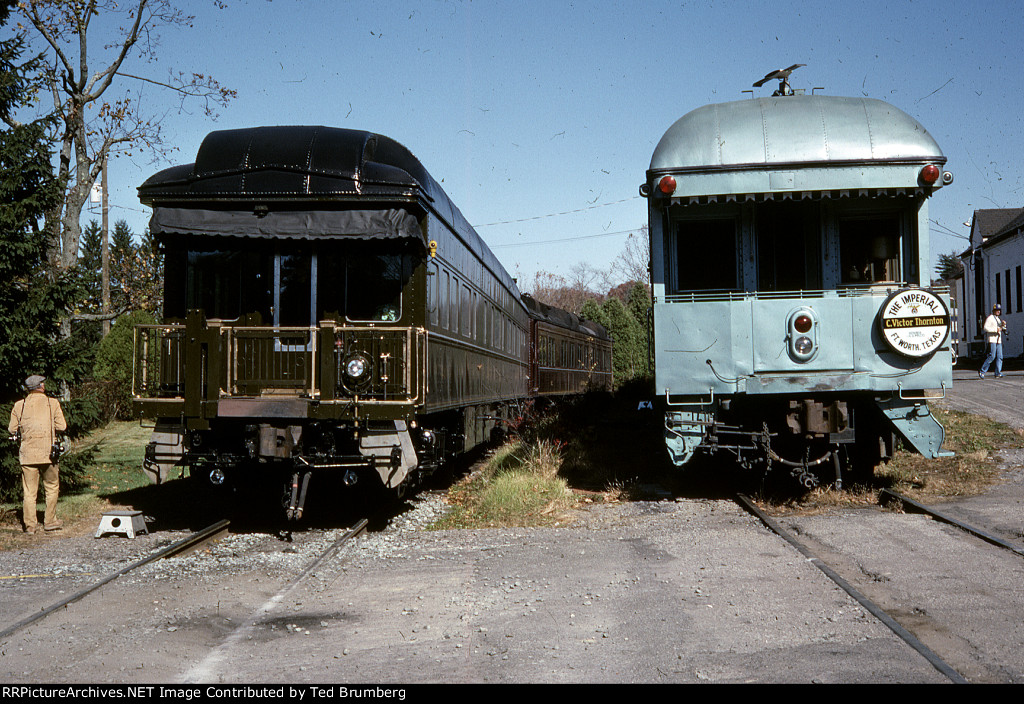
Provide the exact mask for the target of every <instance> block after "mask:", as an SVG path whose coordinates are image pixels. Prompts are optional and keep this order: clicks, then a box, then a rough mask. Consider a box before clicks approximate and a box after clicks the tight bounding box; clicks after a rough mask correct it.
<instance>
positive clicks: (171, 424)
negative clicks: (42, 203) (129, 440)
mask: <svg viewBox="0 0 1024 704" xmlns="http://www.w3.org/2000/svg"><path fill="white" fill-rule="evenodd" d="M139 195H140V199H141V200H142V202H143V203H145V204H146V205H149V206H152V208H153V215H152V219H151V223H150V232H151V233H152V234H153V235H154V237H155V238H156V239H157V240H158V241H159V243H160V245H161V247H162V249H163V252H164V256H165V272H166V274H165V299H164V315H165V320H166V322H165V323H164V324H161V325H152V326H139V327H137V329H136V343H135V368H134V386H133V389H134V390H133V394H134V404H135V409H136V411H137V412H138V413H139V414H140V415H141V416H144V417H148V418H152V419H155V420H156V428H155V431H154V434H153V438H152V442H151V443H150V445H149V447H148V448H147V455H146V461H145V468H146V472H147V473H148V475H149V476H150V478H151V479H152V480H153V481H154V482H157V483H161V482H163V481H166V480H167V479H168V477H169V476H170V475H171V473H172V471H174V469H175V468H177V467H184V466H187V467H188V468H189V471H190V474H191V475H192V476H195V477H200V478H203V479H204V480H206V481H209V482H210V483H212V484H214V485H232V484H236V485H237V484H239V483H246V482H262V481H274V480H278V481H282V482H283V485H284V486H286V487H288V490H287V491H288V494H287V498H286V503H287V511H288V515H289V517H291V518H299V517H301V516H302V512H303V509H304V505H305V498H306V493H307V490H308V488H309V484H310V480H311V477H314V476H315V475H317V474H318V473H321V472H331V473H338V474H340V476H342V477H344V482H345V483H346V484H353V483H356V482H362V481H370V482H374V483H378V484H379V485H381V486H383V487H387V488H388V489H391V490H394V491H396V492H398V493H401V492H402V491H404V490H405V489H406V488H407V487H409V486H411V485H413V484H414V483H415V481H416V480H417V479H418V478H420V477H422V476H424V475H426V474H429V473H430V472H431V471H433V470H434V469H436V468H437V467H438V466H439V465H441V464H442V463H443V462H445V461H447V460H449V459H451V458H452V457H453V456H454V455H456V454H458V453H461V452H464V451H466V450H469V449H471V448H473V447H476V446H478V445H480V444H481V443H483V442H485V441H487V440H488V439H490V438H491V436H492V435H493V434H494V433H496V432H498V430H499V429H500V427H501V424H502V423H503V422H505V421H506V420H507V419H508V417H509V415H510V413H511V412H512V409H513V408H514V406H515V405H516V404H517V403H519V402H521V401H523V400H524V399H529V398H531V397H538V396H559V395H564V394H572V393H580V392H582V391H585V390H588V389H610V388H611V382H612V379H611V345H612V342H611V340H610V338H609V336H608V334H607V332H606V331H605V330H604V328H602V327H601V326H600V325H597V324H595V323H590V322H587V321H581V320H580V319H579V318H577V317H576V316H575V315H572V314H570V313H567V312H565V311H557V310H555V309H551V308H548V307H546V306H543V305H542V304H539V303H537V302H535V301H532V299H530V298H528V297H524V296H523V295H522V294H521V293H520V292H519V290H518V289H517V287H516V283H515V282H514V281H513V279H512V278H511V277H510V276H509V274H508V273H507V272H506V271H505V269H504V268H503V267H502V266H501V264H500V263H499V262H498V260H497V259H496V258H495V256H494V255H493V253H492V252H491V251H490V249H488V248H487V246H486V245H485V244H484V242H483V241H482V240H481V239H480V237H479V235H478V234H477V233H476V232H475V231H474V230H473V228H472V227H471V226H470V225H469V223H468V222H466V220H465V218H464V217H463V215H462V213H460V212H459V210H458V208H456V207H455V206H454V205H453V204H452V203H451V201H450V200H449V198H448V196H447V195H446V194H445V192H444V191H443V190H442V189H441V187H440V186H439V185H438V183H437V182H436V181H435V180H434V178H433V177H431V175H430V174H429V173H428V172H427V171H426V170H425V169H424V168H423V166H422V165H421V164H420V163H419V161H418V160H417V159H416V158H415V157H414V156H413V155H412V154H411V153H410V152H409V151H408V150H407V149H406V148H405V147H403V146H402V145H401V144H399V143H398V142H395V141H394V140H392V139H389V138H387V137H384V136H381V135H378V134H373V133H370V132H362V131H354V130H346V129H335V128H326V127H260V128H253V129H241V130H229V131H219V132H213V133H211V134H210V135H208V136H207V137H206V139H205V140H204V141H203V143H202V145H201V147H200V148H199V152H198V154H197V156H196V161H195V163H194V164H187V165H183V166H177V167H172V168H170V169H166V170H164V171H161V172H159V173H157V174H155V175H154V176H152V177H151V178H149V179H148V180H147V181H146V182H145V183H144V184H143V185H142V186H141V187H140V188H139ZM268 473H269V475H270V476H269V477H268V476H267V475H268Z"/></svg>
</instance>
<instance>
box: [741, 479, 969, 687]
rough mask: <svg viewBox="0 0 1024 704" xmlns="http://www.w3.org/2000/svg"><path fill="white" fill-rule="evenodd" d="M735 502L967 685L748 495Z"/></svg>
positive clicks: (927, 657)
mask: <svg viewBox="0 0 1024 704" xmlns="http://www.w3.org/2000/svg"><path fill="white" fill-rule="evenodd" d="M735 500H736V503H738V504H739V505H740V506H742V507H743V508H744V509H745V510H746V511H748V512H750V513H751V514H753V515H754V516H756V517H757V518H758V520H760V521H761V523H763V524H764V525H765V527H767V528H768V529H769V530H770V531H772V532H773V533H775V534H777V535H778V536H779V537H781V538H782V539H783V540H785V541H786V542H787V543H789V544H790V545H792V546H793V547H794V548H795V549H796V550H797V552H799V553H800V554H802V555H803V556H804V557H806V558H807V560H808V562H810V563H811V564H812V565H814V566H815V567H817V568H818V569H819V570H821V571H822V572H823V573H824V574H825V576H827V577H828V578H829V579H831V580H832V581H833V582H835V583H836V584H837V585H838V586H839V587H840V588H841V589H843V591H845V592H846V593H847V594H849V595H850V596H851V597H853V599H854V600H856V601H857V603H859V604H860V605H861V606H862V607H864V608H865V609H866V610H867V611H868V612H869V613H870V614H871V615H873V616H874V617H875V618H877V619H878V620H879V621H881V622H882V623H883V624H885V626H886V627H887V628H889V630H891V631H892V632H893V633H894V634H895V635H896V636H897V637H898V638H899V639H900V640H902V641H903V642H905V643H906V644H907V645H909V646H910V647H911V648H913V649H914V650H916V651H917V652H918V653H919V654H920V655H921V656H922V657H924V658H925V660H927V661H928V662H929V663H930V664H931V665H932V666H933V667H934V668H935V669H936V670H938V671H939V672H941V673H942V674H943V675H944V676H945V677H947V678H948V679H949V680H950V681H951V682H954V683H956V684H968V680H967V678H965V677H964V676H963V675H961V674H960V673H959V672H957V671H956V670H955V669H954V668H953V667H952V666H951V665H950V664H949V663H947V662H946V661H945V660H943V659H942V658H941V657H939V655H937V654H936V653H935V652H934V651H933V650H932V649H931V648H929V647H928V646H926V645H925V644H924V643H922V642H921V641H920V640H919V639H918V638H917V636H915V635H914V634H913V633H911V632H910V631H909V630H907V629H906V628H904V627H903V625H902V624H900V623H899V621H897V620H896V619H894V618H893V617H892V616H890V615H889V614H888V613H886V611H885V610H884V609H882V607H881V606H879V605H878V604H877V603H875V602H874V601H872V600H871V599H869V598H868V597H867V596H866V595H865V594H863V593H862V592H861V591H860V590H858V589H857V588H856V587H854V586H853V585H852V584H850V582H848V581H847V580H845V579H844V578H843V577H842V576H840V574H839V573H838V572H837V571H836V570H834V569H833V568H832V567H830V566H829V565H828V564H826V563H825V562H824V561H823V560H822V559H821V558H820V557H818V556H817V555H816V554H815V553H814V552H813V551H812V550H811V549H810V548H809V547H808V546H807V545H806V544H805V543H803V542H802V541H801V540H800V539H798V538H797V537H796V536H795V535H794V534H793V533H792V532H790V531H788V530H786V529H785V528H783V527H782V526H781V525H780V524H779V523H778V522H777V521H775V520H773V519H772V518H771V517H770V516H768V514H766V513H765V512H764V511H762V510H761V509H759V508H758V507H757V506H755V505H754V502H753V501H751V500H750V498H749V497H747V496H745V495H743V494H737V495H736V496H735Z"/></svg>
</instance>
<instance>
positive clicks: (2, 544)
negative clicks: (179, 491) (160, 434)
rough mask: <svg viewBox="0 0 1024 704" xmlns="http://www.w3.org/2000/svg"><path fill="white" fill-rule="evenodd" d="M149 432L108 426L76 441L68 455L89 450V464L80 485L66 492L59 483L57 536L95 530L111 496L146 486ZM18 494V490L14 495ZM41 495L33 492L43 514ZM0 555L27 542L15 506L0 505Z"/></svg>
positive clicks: (127, 425)
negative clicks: (60, 529)
mask: <svg viewBox="0 0 1024 704" xmlns="http://www.w3.org/2000/svg"><path fill="white" fill-rule="evenodd" d="M151 432H152V428H147V427H143V426H140V425H139V424H138V423H137V422H123V421H114V422H111V423H110V424H109V425H107V426H106V427H104V428H100V429H99V430H96V431H94V432H93V433H91V434H90V435H88V436H87V437H85V438H83V439H81V440H79V441H77V442H76V443H75V444H74V446H73V447H71V448H70V451H71V452H73V453H74V452H85V451H88V450H90V449H94V450H95V455H94V462H93V463H92V464H91V465H89V466H88V468H87V469H86V470H85V472H84V475H83V477H82V479H83V480H84V481H83V482H82V485H81V486H80V487H79V488H77V489H75V490H71V489H69V488H68V487H67V486H66V485H65V483H64V482H63V481H62V482H61V489H60V499H59V502H58V504H57V514H58V517H59V518H60V519H61V520H62V521H63V522H64V525H65V529H64V531H63V534H66V535H67V534H82V533H88V532H91V531H93V530H95V529H96V526H97V525H98V523H97V522H98V520H99V516H100V514H102V513H103V512H104V511H106V510H108V509H109V508H110V507H111V505H112V504H117V500H116V496H115V495H120V496H123V495H124V493H125V492H127V491H130V490H132V489H137V488H140V487H146V486H149V480H148V479H147V478H146V476H145V474H144V473H143V471H142V459H143V454H144V452H145V449H146V443H148V442H149V436H150V433H151ZM19 494H20V490H19ZM43 496H44V494H43V489H42V486H40V488H39V496H38V504H37V505H38V507H39V511H40V514H41V513H42V508H43ZM0 531H2V533H0V550H4V549H10V548H14V547H21V546H22V545H23V544H28V543H26V541H31V540H32V536H24V535H23V534H22V533H21V500H20V496H19V499H18V500H17V501H16V502H8V503H3V504H0Z"/></svg>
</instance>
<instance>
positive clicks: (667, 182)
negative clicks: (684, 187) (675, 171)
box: [658, 176, 676, 196]
mask: <svg viewBox="0 0 1024 704" xmlns="http://www.w3.org/2000/svg"><path fill="white" fill-rule="evenodd" d="M658 190H659V191H661V192H662V193H664V194H665V195H667V196H670V195H672V194H673V193H675V192H676V180H675V179H674V178H672V177H671V176H662V177H661V180H660V181H658Z"/></svg>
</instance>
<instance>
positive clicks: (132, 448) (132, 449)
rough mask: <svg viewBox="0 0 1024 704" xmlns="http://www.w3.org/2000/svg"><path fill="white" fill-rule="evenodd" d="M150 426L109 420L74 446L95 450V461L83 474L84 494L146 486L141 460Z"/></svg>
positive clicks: (147, 481) (101, 493) (150, 430)
mask: <svg viewBox="0 0 1024 704" xmlns="http://www.w3.org/2000/svg"><path fill="white" fill-rule="evenodd" d="M152 432H153V429H152V427H145V426H142V425H139V423H137V422H132V421H113V422H111V423H110V424H109V425H107V426H106V427H105V428H101V429H100V430H97V431H96V432H94V433H92V434H91V435H89V436H88V437H86V438H85V439H83V440H82V441H80V442H78V443H76V446H75V448H73V449H80V448H87V447H90V446H94V447H95V448H96V461H95V463H94V464H93V466H92V467H90V468H89V470H88V471H87V472H86V474H85V479H86V493H92V494H99V495H101V496H102V495H106V494H112V493H115V492H119V491H126V490H128V489H135V488H138V487H141V486H147V485H148V484H149V480H148V479H147V478H146V475H145V474H144V473H143V471H142V458H143V453H144V452H145V449H146V443H148V442H149V436H150V434H151V433H152Z"/></svg>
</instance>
